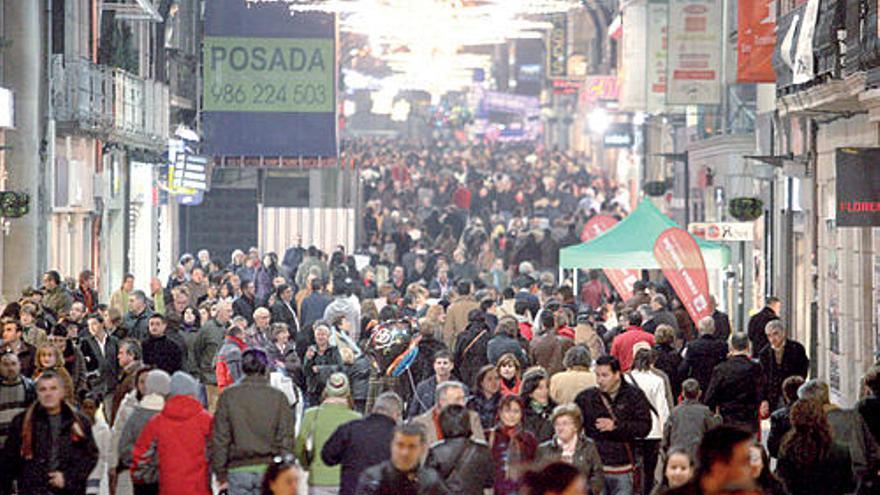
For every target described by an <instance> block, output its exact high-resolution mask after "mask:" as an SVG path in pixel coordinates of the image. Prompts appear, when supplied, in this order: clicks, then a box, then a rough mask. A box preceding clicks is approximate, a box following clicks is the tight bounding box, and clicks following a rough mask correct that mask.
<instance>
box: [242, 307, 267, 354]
mask: <svg viewBox="0 0 880 495" xmlns="http://www.w3.org/2000/svg"><path fill="white" fill-rule="evenodd" d="M271 323H272V312H271V311H269V310H268V309H266V308H262V307H261V308H257V309H256V310H255V311H254V324H253V325H251V326H250V327H249V328H248V329H247V334H246V336H245V338H244V341H245V343H247V345H248V347H257V348H260V349H263V350H264V351H265V350H266V349H268V348H269V345H270V344H271V342H272V339H271V338H270V336H271V331H270V328H269V327H270V324H271Z"/></svg>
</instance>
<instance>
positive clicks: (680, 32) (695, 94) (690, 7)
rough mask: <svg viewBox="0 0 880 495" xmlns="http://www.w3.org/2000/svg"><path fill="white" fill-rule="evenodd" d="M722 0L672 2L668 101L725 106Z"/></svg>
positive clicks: (669, 31) (680, 0)
mask: <svg viewBox="0 0 880 495" xmlns="http://www.w3.org/2000/svg"><path fill="white" fill-rule="evenodd" d="M721 9H722V7H721V0H670V1H669V27H668V43H669V45H668V46H669V51H668V53H669V58H668V62H667V66H668V67H667V72H668V77H667V84H668V85H667V93H666V102H667V103H668V104H671V105H717V104H719V103H721V38H722V32H723V31H725V28H724V26H722V25H721V24H722V22H721V20H722V16H721V14H722V12H721Z"/></svg>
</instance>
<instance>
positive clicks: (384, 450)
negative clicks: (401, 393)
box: [321, 414, 395, 495]
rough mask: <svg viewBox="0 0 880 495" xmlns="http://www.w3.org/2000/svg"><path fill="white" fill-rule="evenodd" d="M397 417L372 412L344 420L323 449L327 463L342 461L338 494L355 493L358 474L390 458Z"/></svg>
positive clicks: (322, 452)
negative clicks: (394, 418) (354, 418)
mask: <svg viewBox="0 0 880 495" xmlns="http://www.w3.org/2000/svg"><path fill="white" fill-rule="evenodd" d="M394 426H395V423H394V420H393V419H391V418H390V417H388V416H386V415H384V414H370V415H369V416H367V417H365V418H363V419H356V420H354V421H350V422H348V423H345V424H343V425H342V426H340V427H339V428H337V429H336V431H334V432H333V434H332V435H330V438H329V439H328V440H327V442H326V443H325V444H324V447H323V448H322V449H321V460H323V461H324V464H326V465H328V466H336V465H337V464H341V465H342V474H341V477H340V480H341V483H340V485H339V495H354V493H355V489H356V488H357V483H358V478H359V477H360V475H361V473H363V472H364V471H365V470H366V469H367V468H368V467H370V466H375V465H376V464H379V463H380V462H382V461H386V460H388V459H390V458H391V439H392V438H393V437H394Z"/></svg>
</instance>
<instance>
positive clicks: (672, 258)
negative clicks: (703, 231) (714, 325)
mask: <svg viewBox="0 0 880 495" xmlns="http://www.w3.org/2000/svg"><path fill="white" fill-rule="evenodd" d="M654 258H656V259H657V263H659V264H660V267H661V268H662V269H663V275H664V276H665V277H666V280H668V281H669V284H670V285H672V288H673V289H675V293H676V295H678V298H679V299H680V300H681V303H682V304H683V305H684V307H685V309H687V312H688V315H690V317H691V319H692V320H693V321H694V324H697V323H698V322H699V321H700V319H702V318H704V317H706V316H709V315H711V314H712V312H711V311H710V310H709V277H708V276H707V275H706V264H705V262H704V261H703V253H702V252H701V251H700V246H699V245H698V244H697V241H696V240H695V239H694V238H693V237H691V235H690V234H688V233H687V232H685V231H684V230H682V229H680V228H678V227H670V228H668V229H666V230H664V231H663V232H662V233H661V234H660V235H659V236H658V237H657V240H656V241H655V242H654Z"/></svg>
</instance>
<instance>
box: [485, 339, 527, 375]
mask: <svg viewBox="0 0 880 495" xmlns="http://www.w3.org/2000/svg"><path fill="white" fill-rule="evenodd" d="M505 354H513V355H514V356H516V358H517V359H518V360H519V364H520V366H521V368H522V369H526V368H528V366H529V357H528V355H527V354H526V351H524V350H523V348H522V346H520V345H519V341H518V340H516V339H515V338H513V337H511V336H509V335H507V334H504V333H501V334H498V335H496V336H494V337H492V339H491V340H489V343H488V344H487V345H486V357H487V358H488V359H489V364H496V363H498V360H499V359H500V358H501V356H503V355H505Z"/></svg>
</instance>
